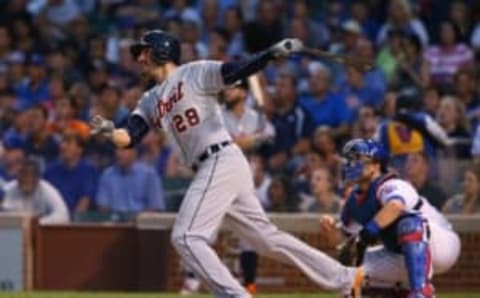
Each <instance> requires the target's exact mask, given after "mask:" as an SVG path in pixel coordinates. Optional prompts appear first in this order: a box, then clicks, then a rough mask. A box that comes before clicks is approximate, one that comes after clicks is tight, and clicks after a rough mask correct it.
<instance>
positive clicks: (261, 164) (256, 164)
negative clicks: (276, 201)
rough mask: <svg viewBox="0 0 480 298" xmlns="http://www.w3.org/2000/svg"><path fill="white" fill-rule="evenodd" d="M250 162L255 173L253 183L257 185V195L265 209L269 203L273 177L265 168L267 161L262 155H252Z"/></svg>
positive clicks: (249, 157)
mask: <svg viewBox="0 0 480 298" xmlns="http://www.w3.org/2000/svg"><path fill="white" fill-rule="evenodd" d="M248 161H249V162H250V167H251V169H252V173H253V183H254V185H255V189H256V194H257V197H258V199H259V200H260V203H261V204H262V206H263V208H266V206H267V203H268V188H269V187H270V184H271V183H272V177H270V174H269V172H268V171H267V169H266V168H265V166H266V165H265V160H264V159H263V158H262V156H261V155H259V154H256V153H250V154H249V155H248Z"/></svg>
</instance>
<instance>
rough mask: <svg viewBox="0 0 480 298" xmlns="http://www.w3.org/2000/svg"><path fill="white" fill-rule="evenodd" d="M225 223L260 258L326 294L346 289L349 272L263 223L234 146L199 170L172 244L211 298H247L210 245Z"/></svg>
mask: <svg viewBox="0 0 480 298" xmlns="http://www.w3.org/2000/svg"><path fill="white" fill-rule="evenodd" d="M224 219H226V220H227V221H228V224H229V225H230V227H231V228H232V229H233V230H234V232H235V233H237V234H238V236H239V237H240V238H242V239H244V240H245V241H247V242H248V243H249V244H250V245H251V246H252V247H253V248H254V249H255V250H256V251H257V252H258V253H259V254H262V255H266V256H269V257H272V258H275V259H277V260H279V261H282V262H285V263H288V264H291V265H295V266H297V267H298V268H300V269H301V270H302V271H303V272H304V273H305V274H306V275H307V276H308V277H310V278H311V279H312V280H313V281H314V282H316V283H317V284H319V285H321V286H322V287H324V288H326V289H330V290H344V289H348V288H350V286H351V284H352V280H353V279H354V275H355V269H354V268H348V267H344V266H342V265H341V264H340V263H338V262H337V261H336V260H334V259H332V258H330V257H329V256H327V255H326V254H324V253H322V252H320V251H318V250H315V249H314V248H312V247H310V246H308V245H307V244H305V243H303V242H301V241H300V240H298V239H296V238H295V237H293V236H291V235H289V234H287V233H285V232H282V231H280V230H278V228H277V227H275V226H274V225H273V224H272V223H271V222H270V221H269V220H268V218H267V216H266V215H265V213H264V211H263V209H262V207H261V205H260V203H259V200H258V199H257V198H256V196H255V190H254V185H253V179H252V174H251V172H250V168H249V165H248V162H247V161H246V159H245V157H244V155H243V153H242V152H241V150H240V149H239V148H238V147H237V146H236V145H231V146H228V147H226V148H224V149H223V150H221V151H220V152H218V153H217V154H215V155H213V156H211V157H209V158H208V159H207V160H206V161H204V162H203V163H202V164H201V165H200V167H199V169H198V172H197V174H196V177H195V178H194V180H193V182H192V184H191V185H190V187H189V189H188V191H187V194H186V197H185V199H184V201H183V203H182V206H181V207H180V211H179V213H178V215H177V218H176V222H175V225H174V228H173V231H172V235H171V240H172V243H173V245H174V246H175V248H176V249H177V251H178V253H179V254H180V255H181V257H182V258H183V260H184V261H185V263H186V264H187V265H188V267H189V268H191V269H192V270H193V271H194V272H195V273H196V274H197V276H199V277H200V278H201V279H202V280H203V281H204V282H205V284H206V285H208V286H209V288H210V289H211V290H212V291H213V293H214V294H215V296H216V297H250V295H249V294H248V293H247V292H246V291H245V289H244V288H243V287H242V286H241V285H240V283H239V282H238V281H237V280H236V279H235V278H234V277H233V276H232V275H231V273H230V272H229V271H228V269H227V268H226V267H225V266H224V265H223V263H222V262H221V260H220V259H219V257H218V256H217V254H216V253H215V251H214V250H213V249H212V248H211V247H210V245H209V244H210V243H211V242H212V241H213V240H214V239H215V237H216V234H217V232H218V230H219V228H220V226H221V224H222V222H223V220H224Z"/></svg>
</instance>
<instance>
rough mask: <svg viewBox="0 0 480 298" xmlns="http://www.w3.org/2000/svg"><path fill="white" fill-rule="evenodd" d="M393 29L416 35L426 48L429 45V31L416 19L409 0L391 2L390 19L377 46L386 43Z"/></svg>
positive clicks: (382, 28)
mask: <svg viewBox="0 0 480 298" xmlns="http://www.w3.org/2000/svg"><path fill="white" fill-rule="evenodd" d="M391 29H394V30H402V31H404V32H411V33H415V34H416V35H417V36H418V37H419V38H420V41H421V42H422V45H424V46H426V45H427V44H428V40H429V37H428V33H427V30H426V29H425V26H424V25H423V23H422V21H420V20H419V19H418V18H416V17H415V15H414V13H413V10H412V6H411V4H410V1H409V0H392V1H390V6H389V8H388V19H387V22H386V23H385V24H383V26H382V27H381V28H380V32H379V33H378V37H377V44H379V45H381V44H383V42H385V40H386V39H387V35H388V32H389V31H390V30H391Z"/></svg>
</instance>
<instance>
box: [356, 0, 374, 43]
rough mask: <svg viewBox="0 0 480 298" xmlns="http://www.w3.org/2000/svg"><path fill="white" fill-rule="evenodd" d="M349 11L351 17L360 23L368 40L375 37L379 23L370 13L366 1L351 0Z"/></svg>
mask: <svg viewBox="0 0 480 298" xmlns="http://www.w3.org/2000/svg"><path fill="white" fill-rule="evenodd" d="M350 12H351V15H352V19H353V20H355V21H356V22H357V23H358V24H360V26H361V28H362V32H363V34H364V35H365V36H366V37H367V38H368V39H369V40H372V41H374V40H375V39H376V38H377V34H378V30H379V29H380V24H379V23H378V21H377V20H376V19H375V18H374V17H373V16H372V15H371V14H372V13H371V12H370V7H369V5H368V2H365V1H363V0H353V1H352V4H351V7H350Z"/></svg>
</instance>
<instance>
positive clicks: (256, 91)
mask: <svg viewBox="0 0 480 298" xmlns="http://www.w3.org/2000/svg"><path fill="white" fill-rule="evenodd" d="M248 86H249V87H250V91H251V92H252V95H253V98H254V99H255V101H256V102H257V105H258V107H259V108H263V106H264V105H265V98H264V96H263V91H262V87H261V86H260V80H259V78H258V74H254V75H251V76H249V77H248Z"/></svg>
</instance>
